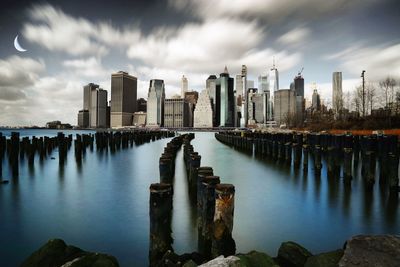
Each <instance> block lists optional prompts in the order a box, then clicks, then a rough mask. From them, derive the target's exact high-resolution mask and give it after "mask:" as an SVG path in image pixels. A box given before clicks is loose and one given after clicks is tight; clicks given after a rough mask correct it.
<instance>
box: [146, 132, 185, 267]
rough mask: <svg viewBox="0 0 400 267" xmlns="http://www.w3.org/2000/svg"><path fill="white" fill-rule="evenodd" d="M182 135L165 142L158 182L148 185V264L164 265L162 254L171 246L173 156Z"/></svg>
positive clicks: (170, 248)
mask: <svg viewBox="0 0 400 267" xmlns="http://www.w3.org/2000/svg"><path fill="white" fill-rule="evenodd" d="M183 138H184V136H182V135H181V136H177V137H174V138H173V139H172V140H171V141H170V142H168V143H167V145H166V147H165V148H164V152H163V153H162V154H161V157H160V159H159V170H160V182H159V183H154V184H151V185H150V212H149V213H150V248H149V263H150V266H165V265H167V263H165V262H164V259H163V257H164V255H165V254H166V253H167V252H168V251H173V248H172V242H173V239H172V230H171V220H172V206H173V205H172V199H173V194H174V190H173V185H172V183H173V178H174V175H175V158H176V154H177V152H178V150H179V149H180V148H181V146H182V142H183Z"/></svg>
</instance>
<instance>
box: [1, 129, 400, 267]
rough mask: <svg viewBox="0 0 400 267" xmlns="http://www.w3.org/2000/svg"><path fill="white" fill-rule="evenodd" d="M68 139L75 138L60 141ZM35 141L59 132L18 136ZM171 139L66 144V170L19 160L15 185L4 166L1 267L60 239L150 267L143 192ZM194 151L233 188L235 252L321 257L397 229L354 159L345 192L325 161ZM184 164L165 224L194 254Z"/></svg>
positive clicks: (391, 206)
mask: <svg viewBox="0 0 400 267" xmlns="http://www.w3.org/2000/svg"><path fill="white" fill-rule="evenodd" d="M3 133H4V132H3ZM70 133H75V132H68V133H66V134H65V135H68V134H70ZM33 134H35V135H36V136H43V135H56V134H57V131H23V132H21V137H22V136H27V135H28V136H29V135H33ZM169 140H170V139H163V140H159V141H156V142H152V143H148V144H143V145H140V146H135V145H133V147H132V148H130V147H129V148H124V149H120V150H118V151H110V150H106V149H105V150H100V151H96V149H94V150H91V149H90V148H88V149H87V150H86V152H85V153H84V154H83V155H82V159H81V160H76V158H75V157H74V148H73V146H72V147H71V149H70V150H69V151H68V154H67V157H66V159H65V162H64V165H59V161H58V151H57V150H54V151H52V154H51V155H49V157H48V158H46V159H44V160H40V159H39V156H38V155H37V156H36V158H35V164H34V165H33V166H29V164H28V159H27V157H26V156H25V158H24V159H23V160H22V161H20V164H19V175H18V177H15V178H14V179H12V171H11V169H10V166H9V163H8V159H7V158H3V172H2V173H3V178H4V179H8V180H10V184H8V185H0V214H1V216H0V225H1V228H0V236H1V238H0V247H1V250H0V258H1V259H2V261H4V262H2V264H5V266H17V265H18V264H19V263H20V262H21V261H22V259H23V258H25V257H26V256H27V255H29V254H30V253H31V252H32V251H34V250H35V249H37V248H38V247H39V246H40V245H41V244H43V243H44V242H46V241H47V240H48V239H50V238H55V237H58V238H63V239H64V240H65V241H66V242H67V243H71V244H74V245H76V246H79V247H81V248H83V249H86V250H92V251H101V252H107V253H109V254H112V255H115V256H116V257H117V258H118V260H119V262H120V264H121V266H147V265H148V258H147V256H148V248H149V232H150V221H149V194H148V188H149V185H150V184H151V183H156V182H158V181H159V173H158V159H159V156H160V154H161V153H162V151H163V148H164V147H165V145H166V143H167V142H168V141H169ZM191 143H192V145H193V146H194V150H195V151H197V152H199V154H200V155H201V156H202V158H201V165H202V166H212V167H213V170H214V174H215V175H218V176H220V179H221V182H222V183H231V184H234V185H235V188H236V193H235V217H234V226H233V238H234V239H235V241H236V245H237V251H239V252H247V251H249V250H252V249H257V250H262V251H266V252H268V253H270V254H272V255H275V254H276V252H277V249H278V247H279V245H280V243H281V242H283V241H286V240H293V241H296V242H299V243H301V244H303V245H304V246H305V247H307V248H309V249H310V250H311V251H312V252H314V253H318V252H321V251H327V250H332V249H337V248H340V247H342V245H343V242H344V241H345V240H346V239H347V238H348V237H349V236H351V235H355V234H360V233H375V234H378V233H398V232H399V230H400V226H399V225H400V224H399V216H400V211H399V197H398V195H393V194H392V195H391V194H389V192H388V190H387V189H386V188H385V187H381V186H379V184H378V183H376V184H375V186H374V187H373V189H372V190H369V191H368V190H365V184H364V182H363V179H362V178H361V166H362V164H361V161H360V160H359V161H358V163H357V161H354V164H353V167H352V168H353V179H352V181H351V183H350V184H349V185H348V184H345V183H344V182H343V177H342V176H343V174H342V173H341V174H339V175H336V176H332V177H329V178H328V175H327V174H328V173H327V166H328V165H327V162H326V156H325V155H323V156H322V170H315V169H314V157H313V155H312V154H311V153H310V155H309V156H310V157H309V162H308V167H307V169H306V171H304V170H303V159H302V161H301V162H300V163H299V164H298V165H297V166H296V167H294V166H293V164H292V165H288V164H287V163H285V162H276V161H274V160H271V159H267V158H263V157H260V156H255V155H253V153H248V152H242V151H237V150H235V149H233V148H231V147H229V146H227V145H224V144H222V143H220V142H218V141H217V140H215V138H214V135H213V133H196V138H195V139H194V140H192V142H191ZM182 156H183V155H182V150H180V151H179V152H178V154H177V157H176V166H175V178H174V182H173V183H174V195H173V211H172V212H173V213H172V224H171V225H172V235H173V239H174V242H173V248H174V250H175V251H176V252H177V253H178V254H181V253H184V252H192V251H195V250H196V249H197V225H196V207H194V206H192V204H191V202H190V198H189V195H188V190H187V188H188V185H187V180H186V171H185V166H184V163H183V159H182ZM50 157H55V159H54V160H51V159H50ZM376 177H377V179H378V177H379V164H377V173H376Z"/></svg>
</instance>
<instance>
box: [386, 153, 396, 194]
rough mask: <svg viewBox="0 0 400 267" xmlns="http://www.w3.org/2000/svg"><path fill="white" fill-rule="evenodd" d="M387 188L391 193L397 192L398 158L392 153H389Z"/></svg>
mask: <svg viewBox="0 0 400 267" xmlns="http://www.w3.org/2000/svg"><path fill="white" fill-rule="evenodd" d="M388 159H389V165H388V166H389V188H390V191H391V192H398V191H399V173H398V168H399V157H398V156H397V155H396V154H394V153H389V155H388Z"/></svg>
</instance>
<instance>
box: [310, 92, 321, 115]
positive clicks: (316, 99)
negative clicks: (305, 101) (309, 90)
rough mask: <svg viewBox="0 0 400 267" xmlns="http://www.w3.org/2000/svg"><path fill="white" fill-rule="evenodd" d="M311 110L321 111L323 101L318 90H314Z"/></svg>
mask: <svg viewBox="0 0 400 267" xmlns="http://www.w3.org/2000/svg"><path fill="white" fill-rule="evenodd" d="M311 108H312V109H313V110H317V111H319V110H321V99H320V96H319V94H318V91H317V89H314V91H313V94H312V102H311Z"/></svg>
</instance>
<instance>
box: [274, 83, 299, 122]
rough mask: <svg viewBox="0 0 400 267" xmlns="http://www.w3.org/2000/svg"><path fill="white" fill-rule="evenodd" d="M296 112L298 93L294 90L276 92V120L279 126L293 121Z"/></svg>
mask: <svg viewBox="0 0 400 267" xmlns="http://www.w3.org/2000/svg"><path fill="white" fill-rule="evenodd" d="M295 112H296V93H295V91H294V90H290V89H281V90H278V91H275V96H274V119H275V121H276V123H277V124H278V125H281V124H285V123H290V122H292V121H293V117H294V114H295Z"/></svg>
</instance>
